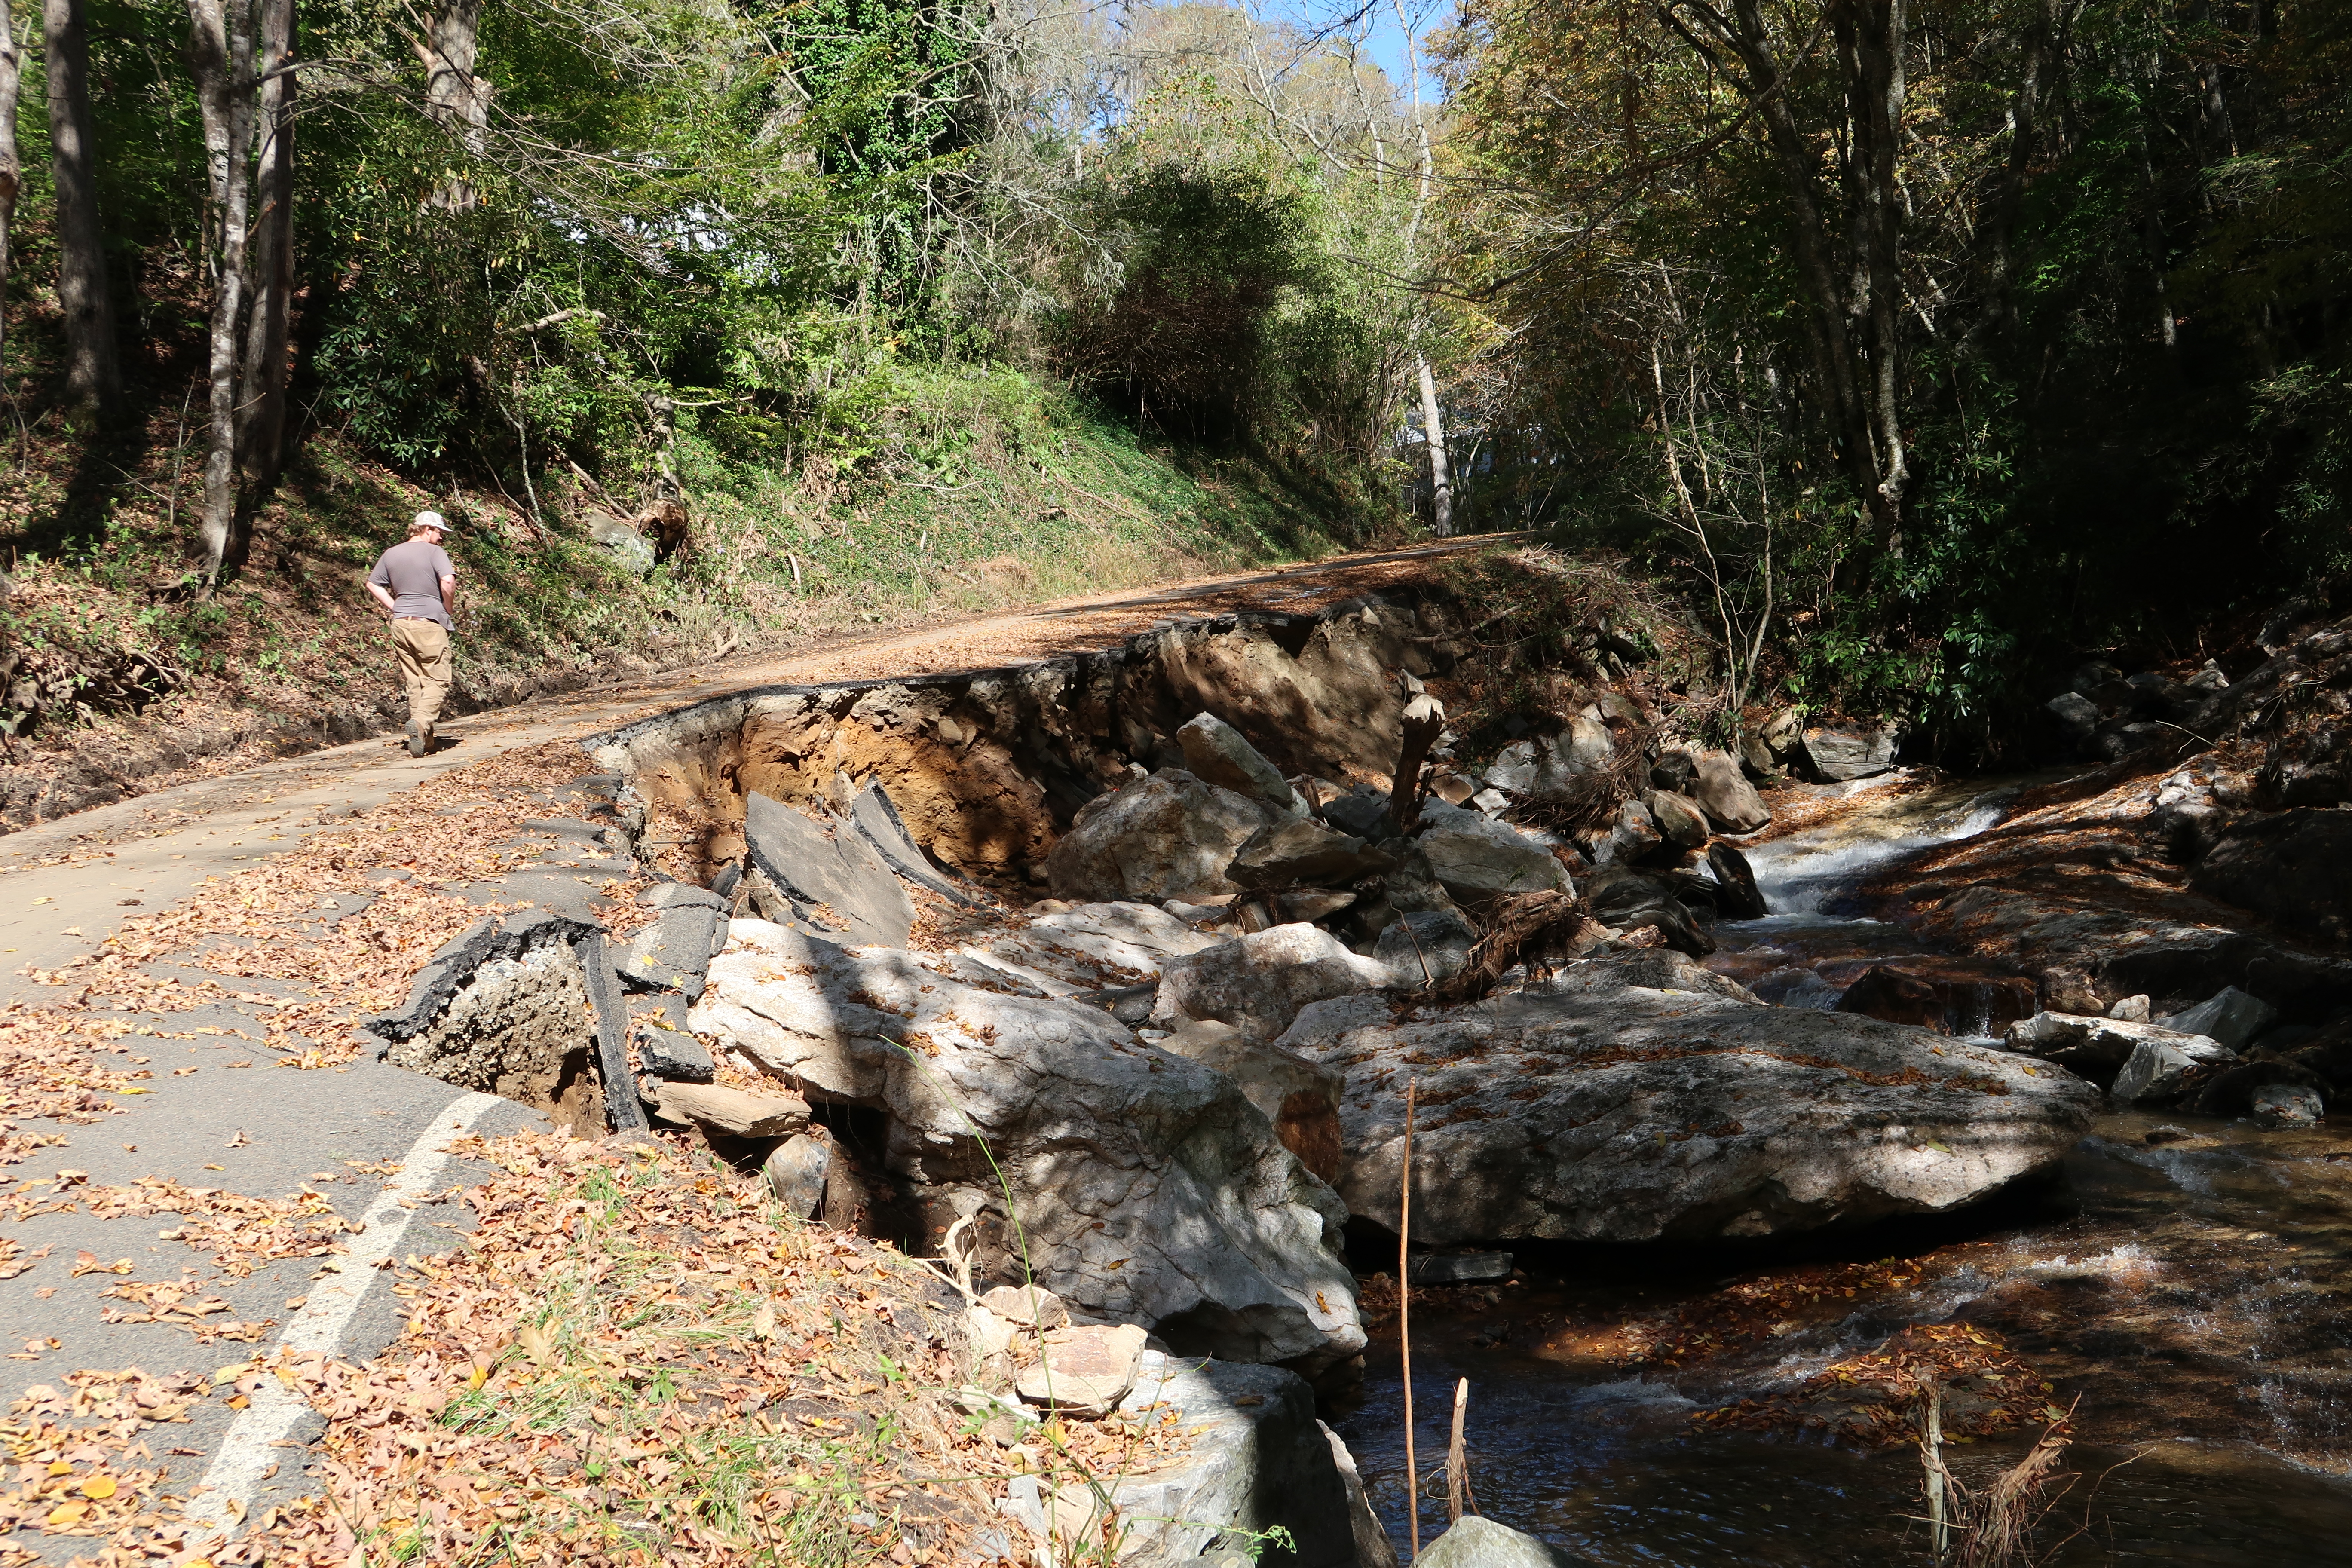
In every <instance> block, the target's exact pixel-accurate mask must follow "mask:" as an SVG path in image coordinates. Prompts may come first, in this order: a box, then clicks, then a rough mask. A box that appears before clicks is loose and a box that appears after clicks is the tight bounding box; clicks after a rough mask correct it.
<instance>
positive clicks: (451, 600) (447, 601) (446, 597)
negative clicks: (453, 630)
mask: <svg viewBox="0 0 2352 1568" xmlns="http://www.w3.org/2000/svg"><path fill="white" fill-rule="evenodd" d="M441 607H442V609H444V610H446V612H448V616H449V622H450V624H451V625H452V626H455V625H456V624H457V578H455V577H444V578H442V579H441Z"/></svg>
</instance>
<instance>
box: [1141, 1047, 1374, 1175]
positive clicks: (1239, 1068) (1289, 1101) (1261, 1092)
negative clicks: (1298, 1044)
mask: <svg viewBox="0 0 2352 1568" xmlns="http://www.w3.org/2000/svg"><path fill="white" fill-rule="evenodd" d="M1160 1049H1161V1050H1164V1051H1171V1052H1173V1053H1174V1054H1175V1055H1177V1056H1180V1057H1182V1058H1185V1059H1187V1060H1188V1061H1196V1062H1199V1063H1200V1064H1201V1065H1202V1066H1203V1067H1212V1068H1216V1069H1217V1070H1218V1071H1219V1072H1221V1073H1223V1074H1224V1075H1225V1076H1226V1077H1227V1078H1229V1079H1233V1080H1234V1082H1235V1083H1237V1084H1239V1085H1241V1087H1242V1093H1243V1095H1244V1097H1246V1098H1247V1099H1248V1100H1249V1102H1250V1103H1251V1104H1252V1105H1254V1106H1255V1107H1257V1109H1258V1111H1259V1113H1260V1114H1261V1115H1263V1116H1264V1117H1265V1119H1266V1121H1269V1122H1270V1123H1272V1124H1273V1127H1274V1135H1275V1136H1276V1138H1279V1139H1280V1140H1282V1146H1283V1147H1284V1148H1286V1149H1287V1150H1289V1151H1290V1152H1292V1153H1294V1154H1296V1155H1297V1156H1298V1163H1300V1164H1302V1165H1304V1166H1306V1167H1307V1169H1308V1170H1310V1171H1312V1172H1314V1173H1316V1174H1317V1175H1318V1176H1319V1177H1321V1178H1322V1179H1323V1180H1325V1181H1327V1182H1329V1181H1336V1180H1338V1178H1339V1089H1340V1079H1339V1074H1338V1073H1336V1072H1333V1071H1332V1070H1331V1069H1330V1068H1327V1067H1325V1066H1324V1065H1323V1064H1322V1063H1320V1062H1310V1061H1308V1060H1307V1058H1305V1057H1302V1056H1298V1055H1296V1054H1294V1053H1292V1052H1290V1051H1286V1050H1280V1049H1277V1048H1276V1047H1273V1046H1269V1045H1267V1044H1265V1042H1264V1041H1262V1040H1257V1039H1253V1038H1252V1037H1250V1036H1248V1035H1245V1034H1244V1033H1243V1032H1242V1031H1241V1030H1239V1029H1236V1028H1234V1026H1232V1025H1231V1024H1220V1023H1216V1022H1214V1021H1213V1020H1209V1019H1200V1018H1183V1019H1180V1020H1178V1021H1177V1022H1176V1024H1175V1025H1174V1026H1173V1027H1172V1028H1171V1030H1170V1031H1169V1034H1168V1037H1167V1038H1166V1039H1164V1040H1161V1041H1160Z"/></svg>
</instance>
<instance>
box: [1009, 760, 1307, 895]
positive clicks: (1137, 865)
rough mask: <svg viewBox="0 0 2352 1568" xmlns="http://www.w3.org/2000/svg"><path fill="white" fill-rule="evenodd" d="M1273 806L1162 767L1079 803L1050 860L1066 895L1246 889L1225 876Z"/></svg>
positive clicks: (1056, 885) (1055, 883)
mask: <svg viewBox="0 0 2352 1568" xmlns="http://www.w3.org/2000/svg"><path fill="white" fill-rule="evenodd" d="M1267 820H1268V810H1267V808H1266V807H1265V806H1263V805H1259V804H1257V803H1256V802H1255V801H1253V800H1250V799H1248V798H1247V797H1246V796H1244V795H1235V794H1234V792H1233V791H1231V790H1228V789H1220V788H1218V787H1217V786H1216V785H1214V784H1208V783H1205V782H1203V781H1202V780H1201V779H1200V778H1198V777H1196V776H1194V775H1193V774H1192V773H1186V772H1185V771H1184V770H1183V769H1181V768H1162V769H1160V772H1158V773H1154V774H1152V775H1151V776H1150V778H1147V779H1139V780H1137V781H1136V782H1135V783H1133V784H1129V785H1128V786H1127V787H1126V788H1124V789H1121V790H1118V791H1117V792H1115V793H1113V794H1110V795H1097V796H1096V797H1095V798H1094V799H1092V800H1090V801H1088V802H1087V804H1086V805H1082V806H1080V807H1079V808H1078V812H1077V815H1076V817H1074V818H1073V819H1072V820H1071V823H1070V830H1069V831H1068V832H1067V833H1065V834H1063V835H1062V837H1061V839H1060V841H1059V842H1058V843H1056V844H1055V846H1054V848H1053V852H1052V853H1051V854H1049V855H1047V856H1046V858H1045V878H1046V880H1047V881H1048V882H1049V883H1050V884H1051V885H1052V887H1053V889H1054V896H1055V897H1056V898H1061V899H1087V900H1115V899H1142V900H1150V901H1152V902H1154V903H1158V902H1160V901H1162V900H1168V899H1182V900H1186V901H1187V902H1192V903H1198V902H1200V901H1201V900H1204V899H1213V898H1220V897H1223V895H1225V894H1228V893H1238V892H1240V891H1241V890H1242V889H1241V888H1240V887H1239V886H1238V885H1237V884H1235V883H1234V882H1233V881H1231V880H1229V879H1227V878H1226V876H1225V868H1226V867H1227V866H1230V865H1232V864H1233V859H1234V855H1235V853H1237V852H1238V851H1239V850H1240V848H1241V847H1242V846H1243V845H1244V844H1246V843H1248V842H1249V840H1250V838H1251V837H1252V836H1253V835H1255V833H1256V832H1257V830H1258V829H1259V828H1261V827H1264V826H1265V825H1266V822H1267Z"/></svg>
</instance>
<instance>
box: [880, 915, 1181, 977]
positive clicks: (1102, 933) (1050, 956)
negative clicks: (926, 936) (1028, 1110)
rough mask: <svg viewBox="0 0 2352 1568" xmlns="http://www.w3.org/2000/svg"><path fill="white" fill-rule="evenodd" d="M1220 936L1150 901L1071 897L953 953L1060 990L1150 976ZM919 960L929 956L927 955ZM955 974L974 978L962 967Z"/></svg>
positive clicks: (929, 960)
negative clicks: (1060, 906) (1067, 904)
mask: <svg viewBox="0 0 2352 1568" xmlns="http://www.w3.org/2000/svg"><path fill="white" fill-rule="evenodd" d="M1223 940H1224V939H1223V938H1222V937H1216V936H1211V935H1209V934H1207V933H1205V932H1203V931H1197V930H1195V929H1193V927H1192V926H1191V925H1188V924H1187V923H1185V922H1184V921H1181V920H1179V919H1177V918H1176V917H1175V916H1174V915H1171V914H1170V913H1169V912H1168V911H1167V910H1163V909H1160V908H1158V907H1156V906H1154V905H1151V904H1139V903H1131V902H1124V901H1122V902H1117V903H1105V904H1077V905H1075V906H1073V907H1071V908H1069V909H1064V910H1051V911H1049V912H1045V913H1040V914H1032V915H1031V916H1030V917H1029V920H1028V923H1027V924H1025V925H1024V926H1022V927H1021V928H1020V929H1018V930H1016V931H1008V932H1006V933H1004V934H1003V935H1001V936H995V937H991V938H990V939H989V940H988V941H987V942H983V943H981V944H978V945H976V946H972V947H967V948H964V949H962V950H961V954H960V956H961V957H962V958H966V959H970V960H973V961H975V962H977V963H982V964H984V965H986V966H987V967H989V968H991V969H994V970H997V971H999V972H1001V973H1009V974H1011V975H1013V976H1014V977H1016V978H1018V979H1020V980H1023V981H1026V982H1027V983H1029V984H1032V985H1034V987H1036V989H1037V990H1038V991H1039V992H1041V993H1043V994H1047V995H1054V996H1065V995H1076V994H1079V993H1082V992H1092V993H1101V992H1105V991H1124V990H1126V989H1128V988H1129V987H1131V986H1136V985H1142V984H1146V983H1148V982H1152V981H1157V980H1158V979H1159V978H1160V970H1161V969H1162V968H1163V967H1164V966H1165V965H1166V964H1167V963H1168V962H1169V961H1170V960H1171V959H1174V958H1181V957H1183V956H1184V955H1186V954H1188V953H1194V952H1201V951H1202V950H1203V949H1206V948H1212V947H1214V946H1216V945H1217V943H1218V942H1220V941H1223ZM924 962H925V963H932V962H934V961H933V960H931V959H930V958H929V957H928V956H927V957H926V958H925V959H924ZM957 978H961V979H964V980H966V981H967V982H968V983H971V982H973V981H975V979H976V977H975V976H972V975H971V974H969V973H960V974H958V975H957Z"/></svg>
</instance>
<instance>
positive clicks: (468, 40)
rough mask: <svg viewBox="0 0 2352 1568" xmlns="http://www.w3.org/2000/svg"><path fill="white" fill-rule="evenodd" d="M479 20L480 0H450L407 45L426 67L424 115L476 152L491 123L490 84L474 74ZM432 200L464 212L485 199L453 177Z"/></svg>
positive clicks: (477, 54) (445, 206) (479, 27)
mask: <svg viewBox="0 0 2352 1568" xmlns="http://www.w3.org/2000/svg"><path fill="white" fill-rule="evenodd" d="M481 23H482V0H448V3H447V4H446V5H444V6H443V7H442V8H441V9H440V10H439V11H437V12H436V13H435V14H434V16H433V26H432V31H431V34H430V35H429V36H428V37H425V38H424V39H421V40H419V41H416V42H415V43H412V44H411V45H410V46H409V47H412V48H414V49H415V51H416V58H417V59H418V60H419V61H420V62H422V63H423V65H424V67H425V115H426V116H427V117H428V118H429V119H431V120H432V121H435V122H436V124H440V125H444V126H446V127H448V128H449V129H450V130H451V131H453V132H456V133H457V140H458V141H459V142H463V143H464V144H465V148H466V151H467V153H473V154H476V155H477V156H478V155H479V154H480V153H481V151H482V145H483V142H484V140H485V138H484V132H485V131H486V130H487V129H488V126H489V123H490V91H491V89H490V84H489V83H488V82H487V81H485V80H483V79H481V78H480V77H478V76H476V75H475V74H474V66H475V64H476V63H477V61H478V59H479V58H480V55H479V49H480V37H479V35H480V31H481ZM428 199H429V201H430V203H431V205H434V206H436V207H444V208H446V209H447V210H449V211H451V212H463V211H465V210H466V209H467V208H468V207H470V206H472V205H474V204H475V203H476V202H478V201H479V200H480V199H481V198H480V195H478V193H477V192H476V191H475V189H474V187H473V186H472V185H471V184H467V182H466V181H464V180H459V179H452V180H450V181H449V182H448V183H447V184H444V185H443V186H442V187H441V188H440V189H439V190H436V192H434V193H433V195H432V196H431V197H430V198H428Z"/></svg>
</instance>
